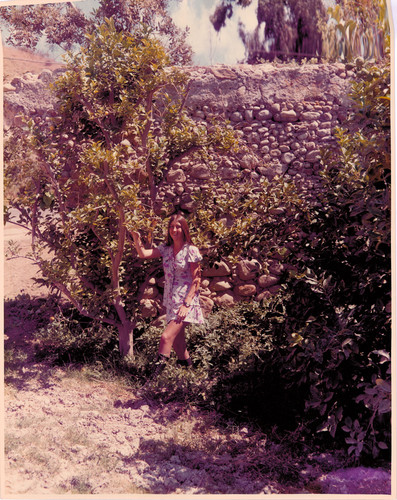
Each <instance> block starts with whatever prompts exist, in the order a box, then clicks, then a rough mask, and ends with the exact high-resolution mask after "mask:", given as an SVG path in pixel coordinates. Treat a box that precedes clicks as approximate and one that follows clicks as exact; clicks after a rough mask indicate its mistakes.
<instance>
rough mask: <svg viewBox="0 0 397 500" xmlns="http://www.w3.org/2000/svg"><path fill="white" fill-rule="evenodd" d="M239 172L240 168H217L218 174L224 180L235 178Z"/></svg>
mask: <svg viewBox="0 0 397 500" xmlns="http://www.w3.org/2000/svg"><path fill="white" fill-rule="evenodd" d="M240 173H241V172H240V170H237V169H236V168H230V167H223V168H221V169H219V175H220V176H221V177H222V179H225V180H231V179H236V178H237V177H238V176H239V175H240Z"/></svg>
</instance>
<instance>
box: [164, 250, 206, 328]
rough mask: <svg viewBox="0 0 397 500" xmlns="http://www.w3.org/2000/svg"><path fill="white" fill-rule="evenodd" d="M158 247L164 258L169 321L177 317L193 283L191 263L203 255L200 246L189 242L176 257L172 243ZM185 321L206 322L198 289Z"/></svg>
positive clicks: (166, 303) (165, 295)
mask: <svg viewBox="0 0 397 500" xmlns="http://www.w3.org/2000/svg"><path fill="white" fill-rule="evenodd" d="M157 248H158V249H159V251H160V254H161V257H162V258H163V268H164V277H165V283H164V297H163V304H164V306H165V308H166V311H167V323H168V322H170V321H172V320H174V319H176V317H177V313H178V310H179V308H180V307H181V305H182V304H183V301H184V300H185V298H186V295H187V293H188V291H189V289H190V286H191V284H192V281H193V277H192V273H191V271H190V263H191V262H200V261H201V259H202V257H201V255H200V252H199V250H198V248H197V247H195V246H194V245H190V244H189V243H185V244H184V246H183V247H182V248H181V250H180V251H179V252H178V253H177V255H176V256H175V257H174V251H173V246H172V245H171V246H168V245H165V244H162V245H159V246H158V247H157ZM183 321H184V322H186V323H200V324H201V323H204V317H203V313H202V311H201V307H200V299H199V293H198V291H197V293H196V295H195V296H194V298H193V300H192V302H191V304H190V307H189V312H188V313H187V315H186V317H185V319H184V320H183Z"/></svg>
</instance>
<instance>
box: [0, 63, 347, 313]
mask: <svg viewBox="0 0 397 500" xmlns="http://www.w3.org/2000/svg"><path fill="white" fill-rule="evenodd" d="M184 69H185V70H186V71H187V72H188V74H189V75H190V77H191V82H190V89H189V94H188V97H187V99H186V102H185V106H186V107H187V108H188V109H189V110H190V113H191V116H192V117H193V118H194V119H195V120H197V122H198V123H204V124H205V125H206V126H207V127H208V126H211V123H210V120H211V119H212V118H211V117H213V116H215V117H217V116H218V117H220V118H226V119H227V120H228V121H229V127H232V128H233V129H234V130H236V131H238V132H237V133H238V135H239V136H240V148H239V151H238V153H237V154H236V155H232V156H230V157H222V158H221V159H219V162H218V163H217V159H216V158H212V160H213V161H215V163H216V168H217V173H218V174H219V176H220V179H221V184H222V182H223V185H219V186H218V187H219V189H220V190H222V189H223V190H225V186H227V184H228V183H236V182H241V181H242V180H243V179H248V178H249V179H251V180H252V181H253V182H254V183H255V182H259V180H260V179H261V178H264V177H265V178H269V179H273V178H274V177H275V176H280V179H281V178H286V179H288V178H294V180H295V182H296V183H297V184H298V185H300V186H301V189H302V192H304V191H305V192H306V193H310V191H312V190H314V189H316V185H317V180H318V170H319V165H320V163H319V160H320V150H321V148H322V147H326V148H328V149H329V148H332V147H333V144H334V138H333V136H332V130H333V129H334V127H335V126H337V125H339V124H340V123H341V122H342V121H343V119H344V118H345V116H346V113H347V111H348V109H349V106H350V103H349V97H348V93H349V88H350V83H349V81H350V77H352V76H353V72H352V68H349V66H348V65H345V64H338V63H335V64H302V65H297V64H295V63H291V64H276V63H273V64H260V65H256V66H250V65H235V66H224V65H217V66H211V67H185V68H184ZM60 71H62V69H57V70H55V71H51V70H49V69H46V70H44V71H43V72H42V73H41V74H39V75H33V74H31V73H26V74H25V75H23V76H22V77H20V78H19V77H18V78H14V79H13V80H12V81H11V82H9V83H6V84H5V87H4V91H5V92H4V117H5V119H4V123H5V129H6V130H7V129H9V128H10V127H13V126H18V125H19V124H21V121H20V120H21V118H20V116H21V115H22V114H26V113H29V114H30V115H32V116H33V117H34V116H35V115H40V116H41V117H43V116H50V115H51V114H53V113H54V110H53V98H52V96H51V93H50V92H49V90H48V85H49V83H50V82H51V81H53V80H54V79H55V78H56V77H57V76H58V74H59V72H60ZM211 177H212V170H211V168H210V167H209V166H208V164H207V163H206V162H201V163H200V162H197V161H196V160H192V157H191V156H189V155H186V157H182V158H180V159H179V160H178V161H177V162H174V163H173V164H172V167H171V168H170V169H169V170H168V173H167V175H166V177H165V178H164V180H163V181H162V185H161V186H160V189H159V191H158V205H159V207H161V205H162V204H163V203H164V202H168V203H171V204H173V205H174V206H175V207H176V209H177V210H182V211H185V212H193V211H194V210H195V202H194V200H193V198H192V194H193V193H195V192H197V190H200V189H202V188H203V187H204V186H205V185H206V183H208V182H209V181H210V180H211ZM226 191H227V188H226ZM226 194H227V193H226ZM268 264H269V265H267V266H263V263H260V262H258V261H256V260H255V258H252V256H251V258H249V259H244V260H241V261H240V262H238V263H236V264H233V265H231V264H229V263H226V262H223V263H219V264H218V265H215V266H212V267H208V266H207V267H205V268H204V270H203V280H202V291H201V298H202V304H203V306H204V309H205V311H206V312H209V311H211V309H212V308H213V306H214V304H215V303H216V304H218V305H232V304H234V303H235V302H236V301H239V300H243V299H244V298H256V299H257V300H260V299H261V298H263V297H264V296H266V294H271V293H274V292H275V291H277V290H278V286H279V276H280V275H281V272H282V270H283V269H282V264H281V263H279V262H278V261H277V259H275V260H274V262H270V263H268ZM161 285H162V283H161V280H157V279H155V278H151V280H150V281H148V282H146V283H144V284H143V286H142V288H141V297H140V303H141V308H142V310H141V312H142V314H143V316H144V317H155V316H157V315H158V314H159V311H160V310H161V295H162V287H161Z"/></svg>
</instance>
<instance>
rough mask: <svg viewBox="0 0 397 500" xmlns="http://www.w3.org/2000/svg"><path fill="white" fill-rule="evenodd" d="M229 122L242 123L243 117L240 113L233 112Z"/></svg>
mask: <svg viewBox="0 0 397 500" xmlns="http://www.w3.org/2000/svg"><path fill="white" fill-rule="evenodd" d="M230 121H232V122H242V121H243V115H242V114H241V113H240V112H238V111H235V112H234V113H232V114H231V115H230Z"/></svg>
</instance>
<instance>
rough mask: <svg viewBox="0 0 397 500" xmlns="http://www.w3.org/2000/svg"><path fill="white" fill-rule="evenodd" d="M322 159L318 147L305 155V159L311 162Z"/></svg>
mask: <svg viewBox="0 0 397 500" xmlns="http://www.w3.org/2000/svg"><path fill="white" fill-rule="evenodd" d="M320 159H321V154H320V151H319V150H318V149H314V150H313V151H310V152H309V153H308V154H307V155H306V157H305V161H307V162H309V163H316V162H318V161H320Z"/></svg>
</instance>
